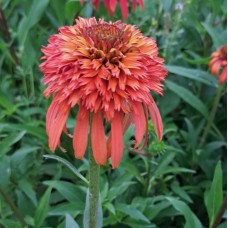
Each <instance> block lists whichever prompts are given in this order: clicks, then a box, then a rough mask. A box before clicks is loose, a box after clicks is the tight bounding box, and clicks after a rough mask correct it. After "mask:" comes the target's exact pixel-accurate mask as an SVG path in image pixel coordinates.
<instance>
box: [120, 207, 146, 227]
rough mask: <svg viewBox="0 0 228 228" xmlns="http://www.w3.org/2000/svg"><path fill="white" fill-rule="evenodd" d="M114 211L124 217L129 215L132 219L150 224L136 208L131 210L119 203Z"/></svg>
mask: <svg viewBox="0 0 228 228" xmlns="http://www.w3.org/2000/svg"><path fill="white" fill-rule="evenodd" d="M115 209H116V211H120V212H122V213H124V214H126V215H129V216H130V217H131V218H133V219H136V220H140V221H143V222H146V223H150V220H149V219H148V218H147V217H146V216H145V215H144V214H143V213H142V212H141V211H139V210H138V209H136V208H132V207H130V206H129V205H126V204H122V203H119V204H116V205H115Z"/></svg>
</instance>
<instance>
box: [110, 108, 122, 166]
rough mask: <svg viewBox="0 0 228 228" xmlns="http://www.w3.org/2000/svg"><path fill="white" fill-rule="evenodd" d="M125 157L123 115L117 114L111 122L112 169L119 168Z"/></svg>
mask: <svg viewBox="0 0 228 228" xmlns="http://www.w3.org/2000/svg"><path fill="white" fill-rule="evenodd" d="M122 155H123V114H122V113H121V112H116V113H115V116H114V118H113V119H112V122H111V158H112V168H113V169H114V168H117V167H118V166H119V164H120V161H121V158H122Z"/></svg>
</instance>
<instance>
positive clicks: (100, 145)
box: [91, 110, 107, 165]
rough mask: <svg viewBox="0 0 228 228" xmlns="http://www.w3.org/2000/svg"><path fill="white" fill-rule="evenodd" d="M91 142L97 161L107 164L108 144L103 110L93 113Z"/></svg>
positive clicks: (100, 163)
mask: <svg viewBox="0 0 228 228" xmlns="http://www.w3.org/2000/svg"><path fill="white" fill-rule="evenodd" d="M91 143H92V151H93V156H94V159H95V161H96V163H97V164H99V165H105V164H106V162H107V145H106V138H105V129H104V125H103V119H102V113H101V110H99V111H97V112H96V113H94V114H93V120H92V128H91Z"/></svg>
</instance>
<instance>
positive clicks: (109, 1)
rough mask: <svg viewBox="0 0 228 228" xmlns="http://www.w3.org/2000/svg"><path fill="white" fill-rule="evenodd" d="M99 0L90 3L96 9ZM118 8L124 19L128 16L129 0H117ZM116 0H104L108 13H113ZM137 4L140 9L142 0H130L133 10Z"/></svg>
mask: <svg viewBox="0 0 228 228" xmlns="http://www.w3.org/2000/svg"><path fill="white" fill-rule="evenodd" d="M80 2H81V3H84V0H80ZM100 2H101V1H100V0H91V4H92V5H93V6H94V7H95V8H96V9H98V8H99V5H100ZM119 2H120V9H121V13H122V16H123V19H124V20H126V19H127V18H128V2H129V0H119ZM116 4H117V0H104V5H105V8H106V9H107V11H108V13H109V14H111V15H112V14H114V13H115V11H116ZM137 4H139V5H140V7H141V9H142V10H143V9H144V1H143V0H133V1H132V9H133V10H135V9H136V6H137Z"/></svg>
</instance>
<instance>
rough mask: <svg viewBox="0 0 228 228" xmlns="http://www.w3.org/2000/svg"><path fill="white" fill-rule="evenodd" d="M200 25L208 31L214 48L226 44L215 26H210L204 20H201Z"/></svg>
mask: <svg viewBox="0 0 228 228" xmlns="http://www.w3.org/2000/svg"><path fill="white" fill-rule="evenodd" d="M202 25H203V27H204V28H205V29H206V31H207V32H208V33H209V35H210V36H211V38H212V40H213V43H214V45H215V47H216V49H217V48H219V47H220V46H222V45H225V44H226V40H225V38H223V37H222V36H221V33H220V32H218V31H217V30H216V29H215V28H212V27H211V26H210V25H209V24H207V23H205V22H203V23H202Z"/></svg>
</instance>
